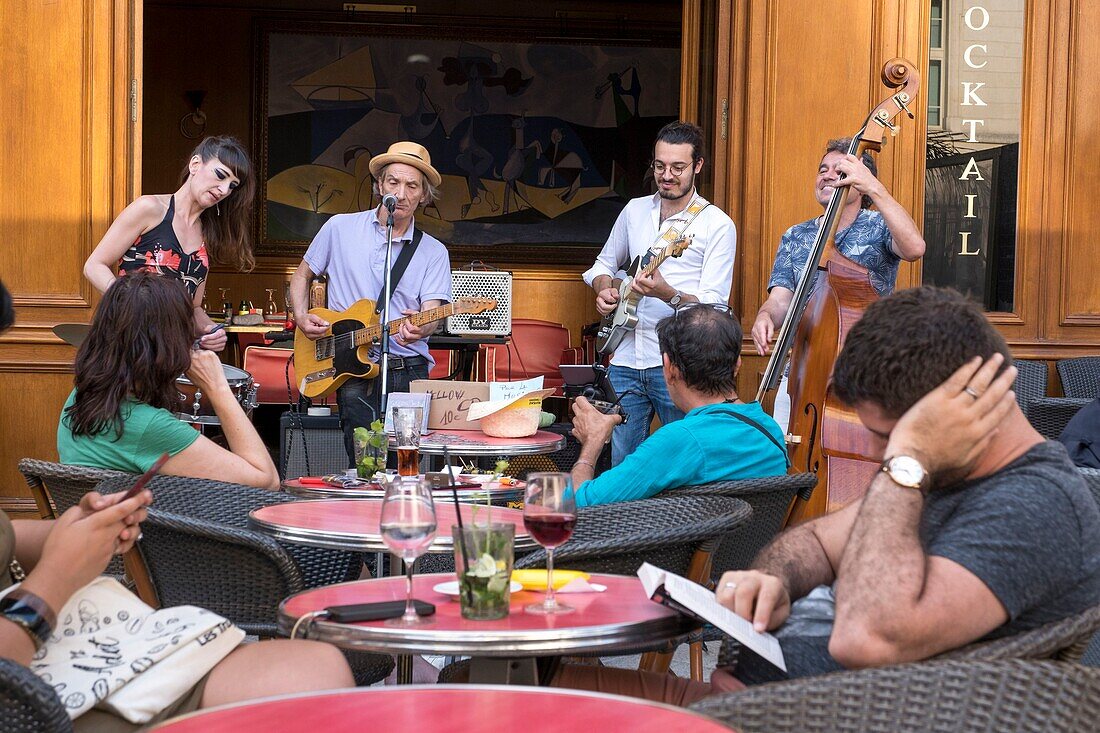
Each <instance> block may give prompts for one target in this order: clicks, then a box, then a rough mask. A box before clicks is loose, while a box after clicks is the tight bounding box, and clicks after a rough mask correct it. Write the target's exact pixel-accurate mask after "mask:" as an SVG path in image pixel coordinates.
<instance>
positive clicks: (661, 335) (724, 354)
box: [657, 303, 744, 395]
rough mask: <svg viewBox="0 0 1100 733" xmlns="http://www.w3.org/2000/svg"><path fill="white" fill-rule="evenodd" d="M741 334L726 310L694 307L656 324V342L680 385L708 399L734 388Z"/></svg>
mask: <svg viewBox="0 0 1100 733" xmlns="http://www.w3.org/2000/svg"><path fill="white" fill-rule="evenodd" d="M743 337H744V333H743V332H742V330H741V324H740V323H738V322H737V318H736V317H734V315H733V314H732V313H730V312H729V311H728V310H721V309H716V308H713V307H710V306H709V305H707V304H705V303H704V304H699V305H696V304H694V303H692V304H689V305H688V306H684V307H681V308H679V309H678V310H677V311H676V312H675V313H673V314H672V315H671V316H668V317H667V318H662V319H661V321H660V322H659V323H658V324H657V342H658V344H659V345H660V347H661V353H662V354H664V355H666V356H668V360H669V363H671V364H672V366H674V367H676V368H677V369H679V370H680V373H681V374H682V375H683V376H684V383H685V384H686V385H687V386H688V387H691V388H692V389H695V390H698V391H700V392H704V393H706V394H710V395H728V394H730V393H731V392H733V391H735V390H736V388H737V380H736V374H737V360H738V358H740V356H741V339H742V338H743Z"/></svg>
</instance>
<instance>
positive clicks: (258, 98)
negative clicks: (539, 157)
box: [252, 16, 681, 265]
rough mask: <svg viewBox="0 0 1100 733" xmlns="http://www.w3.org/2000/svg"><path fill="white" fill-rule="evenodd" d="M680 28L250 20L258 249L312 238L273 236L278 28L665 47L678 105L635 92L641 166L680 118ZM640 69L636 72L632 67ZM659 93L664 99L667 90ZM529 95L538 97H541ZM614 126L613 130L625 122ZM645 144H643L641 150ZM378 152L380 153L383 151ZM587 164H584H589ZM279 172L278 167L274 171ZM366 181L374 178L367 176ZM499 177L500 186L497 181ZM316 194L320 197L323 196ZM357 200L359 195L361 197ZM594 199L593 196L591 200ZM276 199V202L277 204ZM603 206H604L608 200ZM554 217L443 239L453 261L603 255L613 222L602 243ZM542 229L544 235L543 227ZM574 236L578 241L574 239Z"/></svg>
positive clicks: (294, 247) (431, 39)
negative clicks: (646, 113)
mask: <svg viewBox="0 0 1100 733" xmlns="http://www.w3.org/2000/svg"><path fill="white" fill-rule="evenodd" d="M680 32H681V31H680V28H679V26H676V27H672V28H669V27H655V26H647V25H646V24H644V23H641V24H637V25H631V26H629V27H628V26H626V25H624V24H622V23H614V24H612V23H607V22H601V21H589V22H587V23H586V24H585V25H584V26H583V27H570V28H565V27H562V28H553V29H549V30H548V29H547V28H546V27H545V26H540V25H536V24H535V23H534V22H532V21H526V20H516V19H508V20H506V21H504V20H500V21H495V22H494V21H492V20H490V19H485V18H480V19H473V18H470V19H463V20H459V21H456V19H455V18H441V17H440V18H433V17H431V16H419V17H417V18H416V19H415V22H411V23H410V22H402V23H383V22H330V21H306V22H302V21H288V20H285V19H278V18H258V19H256V20H255V21H254V24H253V37H254V54H255V56H254V58H255V65H256V68H257V73H256V74H255V76H254V84H253V99H252V118H253V124H252V137H253V140H252V150H253V151H254V152H253V154H254V167H255V171H256V176H257V187H256V203H255V212H254V214H255V215H254V218H253V221H254V241H255V251H256V254H258V255H275V256H293V257H301V256H302V255H303V254H304V253H305V251H306V249H307V247H308V245H309V240H308V239H294V238H288V237H280V236H270V231H269V217H270V216H271V211H269V209H270V202H269V195H268V194H269V187H268V184H269V181H270V180H271V176H272V175H273V174H272V172H271V169H272V167H273V166H272V165H271V153H272V150H271V148H270V146H269V141H270V138H271V128H270V123H271V119H272V118H271V117H270V116H269V104H268V100H269V92H270V86H271V84H272V81H271V69H270V62H271V39H272V37H273V36H275V35H277V34H294V35H310V36H314V35H317V36H346V37H352V38H356V39H375V38H377V39H405V40H414V41H416V42H423V43H425V44H428V48H431V44H432V43H438V42H443V43H446V44H450V45H453V44H454V42H455V41H466V42H470V43H475V44H476V43H482V44H492V43H494V42H504V43H527V44H539V45H544V44H545V45H551V46H561V47H563V48H568V47H578V46H601V47H613V46H619V47H623V46H626V47H641V48H647V49H659V50H660V52H661V53H663V52H664V51H666V50H667V52H668V54H669V58H670V59H671V58H674V59H675V64H676V65H675V67H673V68H672V71H671V72H668V71H667V70H664V71H661V72H660V73H671V75H672V76H673V77H674V78H675V80H676V82H675V84H674V85H673V88H674V89H675V98H673V99H671V100H669V101H668V106H669V108H670V109H672V110H675V111H674V112H673V113H672V114H671V115H661V116H654V117H648V118H644V117H642V116H641V115H640V114H639V113H638V105H637V101H636V98H635V106H634V110H635V114H636V121H637V122H638V123H639V125H640V124H641V123H642V122H644V123H646V124H647V125H649V126H654V129H653V130H652V131H648V130H647V131H646V134H645V135H642V134H638V135H634V136H633V137H632V138H631V139H634V140H636V141H639V142H636V144H635V145H634V146H633V147H632V148H631V150H630V152H631V155H630V158H629V159H630V160H631V161H634V162H633V164H634V165H636V164H637V161H641V160H643V159H644V161H645V163H648V160H649V156H650V154H651V146H652V140H653V137H654V135H655V133H656V130H657V129H659V124H657V121H660V124H663V123H664V122H665V121H667V119H675V118H676V116H677V112H678V110H679V104H680V89H679V78H680V69H679V64H680ZM442 54H443V52H440V54H439V56H442ZM432 58H433V59H434V58H437V56H433V57H432ZM637 73H638V72H637V71H636V72H635V74H637ZM662 99H664V98H663V97H662ZM525 101H527V100H525ZM530 101H532V103H534V102H535V101H536V100H530ZM437 111H438V108H437ZM364 117H365V116H364ZM472 120H473V117H471V123H470V124H471V126H472V124H473V122H472ZM524 120H526V115H525V116H524ZM651 121H652V122H651ZM524 124H525V123H524ZM611 129H612V130H616V129H621V128H611ZM453 132H454V130H452V133H453ZM643 138H644V139H645V142H644V144H643V143H642V142H640V141H641V140H642V139H643ZM643 147H644V149H642V148H643ZM540 150H541V147H540ZM377 152H383V150H379V151H377ZM377 152H373V151H372V154H377ZM434 152H435V151H433V161H434V160H435V155H434ZM437 167H438V166H437ZM585 170H587V168H586V169H585ZM277 173H278V172H277V171H276V174H277ZM629 173H630V174H631V176H630V178H629V180H630V181H635V180H637V181H638V184H637V185H638V186H641V185H644V176H642V175H635V174H636V172H635V171H629ZM578 175H580V174H578ZM610 178H611V181H614V180H615V178H614V175H612V176H611V177H610ZM624 178H625V174H624ZM367 182H368V183H369V179H368V181H367ZM496 183H497V184H498V185H499V182H496ZM444 185H445V192H447V191H446V182H445V184H444ZM358 186H359V190H360V191H361V190H362V186H363V183H362V182H359V183H358ZM300 190H304V189H300ZM650 190H652V189H650ZM608 192H609V193H612V194H613V197H612V198H614V199H616V200H615V204H616V205H617V210H621V208H622V206H623V205H625V200H623V201H619V200H618V199H620V198H621V197H622V195H625V194H622V195H620V194H618V193H617V192H612V191H610V189H609V190H608ZM447 193H449V192H447ZM644 193H646V191H631V194H632V195H642V194H644ZM487 195H488V194H487ZM360 196H362V194H360ZM505 196H507V191H505ZM600 198H602V199H605V200H606V201H608V202H610V201H611V200H612V198H608V197H607V196H606V195H605V196H602V197H600ZM317 200H319V198H318V199H317ZM360 200H362V199H361V198H360ZM589 203H591V201H590V202H589ZM276 205H278V204H277V203H276ZM505 205H506V201H505ZM601 205H602V206H606V205H607V204H606V203H605V204H601ZM316 211H317V209H315V212H316ZM505 211H507V208H505ZM521 211H523V207H522V206H519V205H518V203H517V209H516V212H515V213H516V214H519V213H520V212H521ZM540 213H541V212H540ZM424 215H425V213H424V212H423V211H422V212H418V216H417V220H418V222H419V221H421V218H422V217H423V216H424ZM602 215H603V216H605V217H606V215H607V212H606V210H605V211H603V213H602ZM318 216H319V215H318ZM437 223H440V224H446V223H448V222H447V221H446V220H444V219H443V217H442V215H441V216H440V217H439V219H438V221H437ZM554 224H555V222H554V221H553V219H551V220H549V221H548V222H547V224H546V226H545V227H544V228H545V230H546V235H547V236H546V241H539V242H537V243H531V242H520V243H517V244H510V243H509V242H508V241H507V240H500V241H499V242H497V243H484V242H464V241H461V238H458V239H455V240H448V238H447V237H446V236H441V237H440V238H441V239H442V240H443V242H444V243H445V244H446V245H447V247H448V250H449V251H450V254H451V260H452V262H453V263H454V264H455V265H463V264H465V263H467V262H472V261H476V260H481V261H485V262H489V263H492V264H500V263H505V264H513V263H514V264H548V265H549V264H553V265H565V264H572V265H579V264H591V262H592V261H593V260H594V259H595V256H596V255H597V254H598V252H599V250H600V248H601V246H602V242H603V240H604V239H605V238H606V236H607V233H608V232H609V231H610V225H609V224H608V225H607V226H606V227H603V228H604V229H606V231H600V232H599V235H598V238H599V242H594V241H587V242H583V241H575V238H570V237H568V236H560V234H559V233H556V232H555V231H554V229H555V227H554ZM481 226H482V228H483V230H489V229H491V228H492V227H493V226H494V225H493V224H492V223H485V224H483V225H481ZM429 231H430V230H429ZM593 231H595V230H593ZM433 233H434V232H433ZM539 233H540V234H541V229H540V232H539ZM592 236H596V235H592ZM571 239H572V240H573V241H571Z"/></svg>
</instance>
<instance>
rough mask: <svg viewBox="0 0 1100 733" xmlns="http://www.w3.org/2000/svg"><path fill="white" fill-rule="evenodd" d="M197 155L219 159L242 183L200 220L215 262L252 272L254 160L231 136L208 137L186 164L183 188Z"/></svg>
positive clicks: (254, 190) (205, 158)
mask: <svg viewBox="0 0 1100 733" xmlns="http://www.w3.org/2000/svg"><path fill="white" fill-rule="evenodd" d="M196 155H197V156H199V158H201V159H202V162H203V163H205V162H206V161H208V160H210V159H211V158H217V159H218V160H220V161H221V162H222V163H224V164H225V165H226V167H228V168H229V170H231V171H233V175H235V176H236V177H237V178H238V179H239V180H240V184H238V186H237V187H236V188H235V189H233V193H232V194H230V195H229V196H226V197H225V198H224V199H223V200H222V201H221V202H219V207H218V208H217V209H215V208H214V207H213V206H211V207H210V208H208V209H205V210H204V211H203V212H202V213H201V214H200V215H199V220H200V221H201V222H202V236H203V239H204V240H205V241H206V248H207V251H209V252H210V257H211V259H213V260H214V262H217V263H218V264H220V265H229V266H231V267H235V268H237V269H238V270H241V271H243V272H249V271H251V270H252V269H253V268H254V267H255V266H256V258H255V256H253V254H252V199H253V197H254V196H255V195H256V176H254V175H253V173H252V159H251V158H249V157H248V151H247V150H245V149H244V145H242V144H241V143H240V141H239V140H237V138H235V137H231V136H229V135H222V136H218V137H208V138H206V139H204V140H203V141H202V142H201V143H199V144H198V145H196V146H195V149H194V150H192V151H191V155H189V156H187V160H188V163H185V164H184V166H183V172H182V173H181V174H180V185H181V186H182V185H183V183H184V181H186V180H187V177H188V176H189V175H191V171H190V169H189V167H188V166H189V164H190V161H191V159H192V158H194V157H195V156H196ZM219 211H220V213H219Z"/></svg>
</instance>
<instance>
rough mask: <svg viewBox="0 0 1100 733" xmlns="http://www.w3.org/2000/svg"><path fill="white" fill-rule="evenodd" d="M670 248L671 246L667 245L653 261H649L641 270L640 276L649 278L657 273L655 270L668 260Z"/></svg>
mask: <svg viewBox="0 0 1100 733" xmlns="http://www.w3.org/2000/svg"><path fill="white" fill-rule="evenodd" d="M671 247H672V245H669V246H667V247H665V248H663V249H662V250H661V251H660V252H658V253H657V254H656V255H654V256H653V259H651V260H650V261H649V263H648V264H647V265H646V266H645V267H643V268H642V272H641V273H640V274H642V275H645V276H646V277H649V276H650V275H652V274H653V273H655V272H657V268H658V267H660V266H661V265H662V264H663V263H664V261H665V260H667V259H668V258H669V253H670V250H671Z"/></svg>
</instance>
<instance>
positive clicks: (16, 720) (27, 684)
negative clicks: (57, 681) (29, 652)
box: [0, 659, 73, 733]
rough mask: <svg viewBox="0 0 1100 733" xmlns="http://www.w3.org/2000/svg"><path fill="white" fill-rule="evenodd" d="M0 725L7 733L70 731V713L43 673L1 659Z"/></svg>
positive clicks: (63, 732) (67, 732) (68, 732)
mask: <svg viewBox="0 0 1100 733" xmlns="http://www.w3.org/2000/svg"><path fill="white" fill-rule="evenodd" d="M0 728H2V729H3V730H4V731H6V733H43V731H49V732H50V733H71V731H72V729H73V724H72V721H71V720H69V714H68V713H67V712H66V711H65V706H64V705H62V704H61V700H60V699H58V697H57V693H56V692H54V689H53V688H52V687H50V686H49V685H48V684H47V683H46V682H44V681H43V680H42V678H41V677H39V676H38V675H36V674H35V673H34V672H32V671H30V670H29V669H27V668H26V667H24V666H23V665H21V664H16V663H15V662H13V661H12V660H10V659H0Z"/></svg>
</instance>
